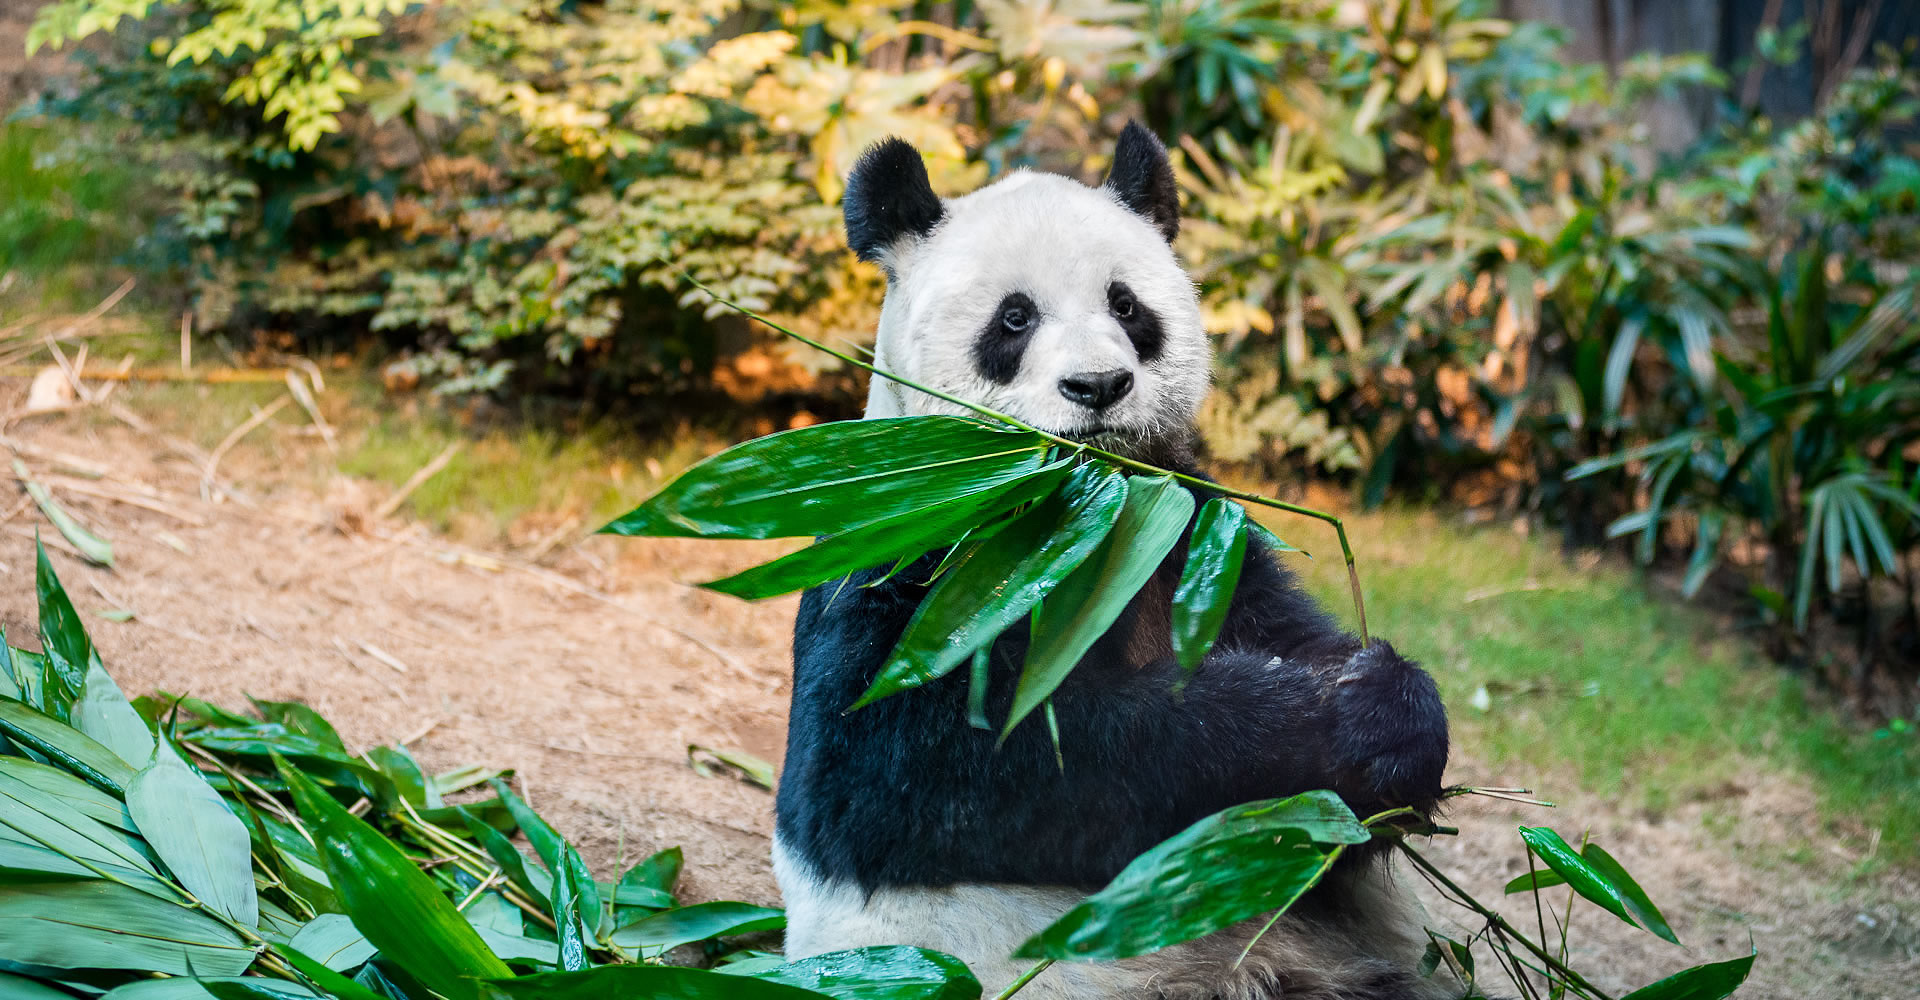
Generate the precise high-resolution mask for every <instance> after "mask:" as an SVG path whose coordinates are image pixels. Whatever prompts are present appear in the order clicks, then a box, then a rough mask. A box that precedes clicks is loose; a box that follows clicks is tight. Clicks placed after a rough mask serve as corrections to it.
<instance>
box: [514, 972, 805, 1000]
mask: <svg viewBox="0 0 1920 1000" xmlns="http://www.w3.org/2000/svg"><path fill="white" fill-rule="evenodd" d="M488 987H489V989H491V990H493V991H496V992H497V993H498V994H499V995H500V996H503V997H506V998H508V1000H608V998H610V997H633V998H640V997H647V998H657V1000H820V998H821V997H822V996H824V994H820V993H815V992H813V991H812V990H803V989H800V988H799V987H797V986H788V985H786V984H785V983H769V982H763V981H761V980H758V979H754V978H752V977H750V976H729V975H726V974H724V973H720V972H709V971H707V970H706V969H687V968H681V967H679V966H672V965H606V966H601V967H600V968H597V969H588V970H586V971H584V972H544V973H541V974H539V975H537V976H521V977H519V978H517V979H502V980H495V981H494V982H492V983H489V984H488Z"/></svg>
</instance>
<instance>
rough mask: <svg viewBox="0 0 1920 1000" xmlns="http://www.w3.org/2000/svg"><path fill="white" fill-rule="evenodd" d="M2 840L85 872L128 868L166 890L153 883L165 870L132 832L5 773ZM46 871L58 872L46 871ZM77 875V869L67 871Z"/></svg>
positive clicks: (0, 791)
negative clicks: (36, 850)
mask: <svg viewBox="0 0 1920 1000" xmlns="http://www.w3.org/2000/svg"><path fill="white" fill-rule="evenodd" d="M0 839H4V840H9V841H13V842H15V843H19V844H25V845H28V846H31V847H38V848H41V849H44V850H46V851H49V852H52V853H53V854H54V855H56V856H58V857H60V858H63V859H66V860H67V861H69V862H75V863H77V867H78V868H79V870H80V871H81V872H87V873H91V867H89V866H104V867H108V868H111V869H125V870H127V871H128V872H129V873H130V874H137V875H139V876H145V877H146V878H145V879H141V880H140V881H139V882H138V883H137V884H139V885H141V886H142V887H143V888H146V887H151V888H155V889H157V890H158V891H160V892H161V893H163V894H167V892H166V890H165V889H164V888H161V887H159V886H158V885H155V884H152V883H150V882H149V880H158V879H159V877H160V871H159V869H158V868H156V867H154V864H153V861H152V860H151V859H150V858H149V857H148V856H147V855H146V853H145V852H144V851H143V850H142V848H143V846H144V845H142V844H141V842H140V841H139V840H138V839H137V838H135V837H132V836H130V835H128V834H125V833H121V832H120V831H118V830H116V829H114V828H112V827H110V826H107V825H106V824H104V823H100V822H97V821H95V820H93V819H92V818H90V817H88V816H87V815H86V814H85V813H83V812H81V811H80V810H78V809H75V808H74V807H73V806H71V805H69V804H68V803H67V802H66V801H65V800H64V799H61V798H57V797H55V796H53V795H50V794H48V793H47V792H44V791H41V790H40V789H39V788H37V787H35V786H33V785H30V784H28V783H26V782H24V781H21V780H20V779H19V778H15V777H13V776H11V775H6V774H0ZM38 870H42V871H54V870H56V869H52V868H41V869H38ZM59 870H64V871H68V872H71V871H72V869H71V868H64V867H63V868H62V869H59Z"/></svg>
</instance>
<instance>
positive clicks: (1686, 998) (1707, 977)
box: [1620, 952, 1758, 1000]
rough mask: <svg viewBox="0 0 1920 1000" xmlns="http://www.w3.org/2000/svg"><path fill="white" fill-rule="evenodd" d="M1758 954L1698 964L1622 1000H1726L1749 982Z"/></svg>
mask: <svg viewBox="0 0 1920 1000" xmlns="http://www.w3.org/2000/svg"><path fill="white" fill-rule="evenodd" d="M1757 955H1758V952H1755V953H1754V954H1751V955H1746V956H1743V957H1741V958H1735V959H1731V960H1729V961H1725V962H1714V963H1712V964H1711V965H1696V966H1694V967H1693V968H1691V969H1687V970H1685V971H1683V972H1676V973H1674V974H1673V975H1671V976H1668V977H1667V978H1665V979H1662V980H1660V981H1659V982H1657V983H1653V984H1651V985H1648V986H1642V987H1640V988H1639V989H1637V990H1634V991H1633V992H1632V993H1629V994H1627V995H1626V996H1624V997H1621V998H1620V1000H1724V998H1725V997H1730V996H1732V995H1733V991H1734V990H1737V989H1739V988H1740V984H1741V983H1744V982H1746V981H1747V973H1749V972H1751V971H1753V960H1754V958H1755V957H1756V956H1757Z"/></svg>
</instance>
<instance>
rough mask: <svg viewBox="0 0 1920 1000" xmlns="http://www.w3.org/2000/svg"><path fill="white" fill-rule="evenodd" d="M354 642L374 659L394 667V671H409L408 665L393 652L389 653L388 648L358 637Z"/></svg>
mask: <svg viewBox="0 0 1920 1000" xmlns="http://www.w3.org/2000/svg"><path fill="white" fill-rule="evenodd" d="M354 643H355V644H356V645H358V646H359V647H360V649H361V650H362V651H364V652H365V653H366V654H367V655H368V656H371V657H373V658H374V659H376V660H379V661H380V662H381V663H383V664H385V665H386V666H388V667H390V668H392V669H393V672H394V673H396V674H404V673H406V672H407V665H406V664H405V663H402V662H400V659H399V658H398V657H396V656H394V655H393V654H392V653H389V652H387V651H386V650H384V649H381V648H380V647H378V646H375V645H373V644H372V643H368V642H362V641H360V640H358V639H355V640H354Z"/></svg>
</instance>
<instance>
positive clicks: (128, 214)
mask: <svg viewBox="0 0 1920 1000" xmlns="http://www.w3.org/2000/svg"><path fill="white" fill-rule="evenodd" d="M58 150H59V144H58V142H57V141H56V138H55V136H53V135H52V134H50V133H48V132H46V131H44V130H41V129H38V128H34V127H32V126H29V125H26V124H22V123H18V122H15V123H0V274H5V273H7V272H13V273H14V276H15V280H16V281H22V280H24V281H28V282H30V283H32V284H33V285H34V286H35V287H34V288H33V291H34V293H35V297H37V298H38V299H40V301H41V303H42V304H44V303H47V302H54V303H60V302H72V301H77V300H80V299H83V298H85V297H86V296H88V295H92V296H94V297H96V298H97V297H98V296H99V295H102V294H105V292H106V291H110V290H111V289H112V287H113V285H115V284H118V282H119V278H118V276H112V277H111V280H109V276H107V275H104V274H102V273H101V271H102V270H104V269H105V268H106V265H108V264H110V263H111V262H112V261H114V260H117V259H118V258H120V257H121V256H122V255H123V254H124V253H125V252H126V251H127V250H128V249H129V247H130V246H131V245H132V240H133V234H135V233H137V232H139V231H140V229H141V223H140V219H141V217H142V215H143V214H144V212H143V211H142V210H141V208H140V207H139V206H140V205H141V203H142V202H143V200H144V199H142V198H139V197H137V196H136V194H135V191H136V188H137V180H138V175H137V173H136V171H135V169H134V168H133V167H132V166H130V165H128V164H125V163H111V162H93V161H88V162H75V161H73V160H70V159H67V158H64V157H62V156H60V155H58ZM101 286H104V287H101ZM89 304H90V303H89Z"/></svg>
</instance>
